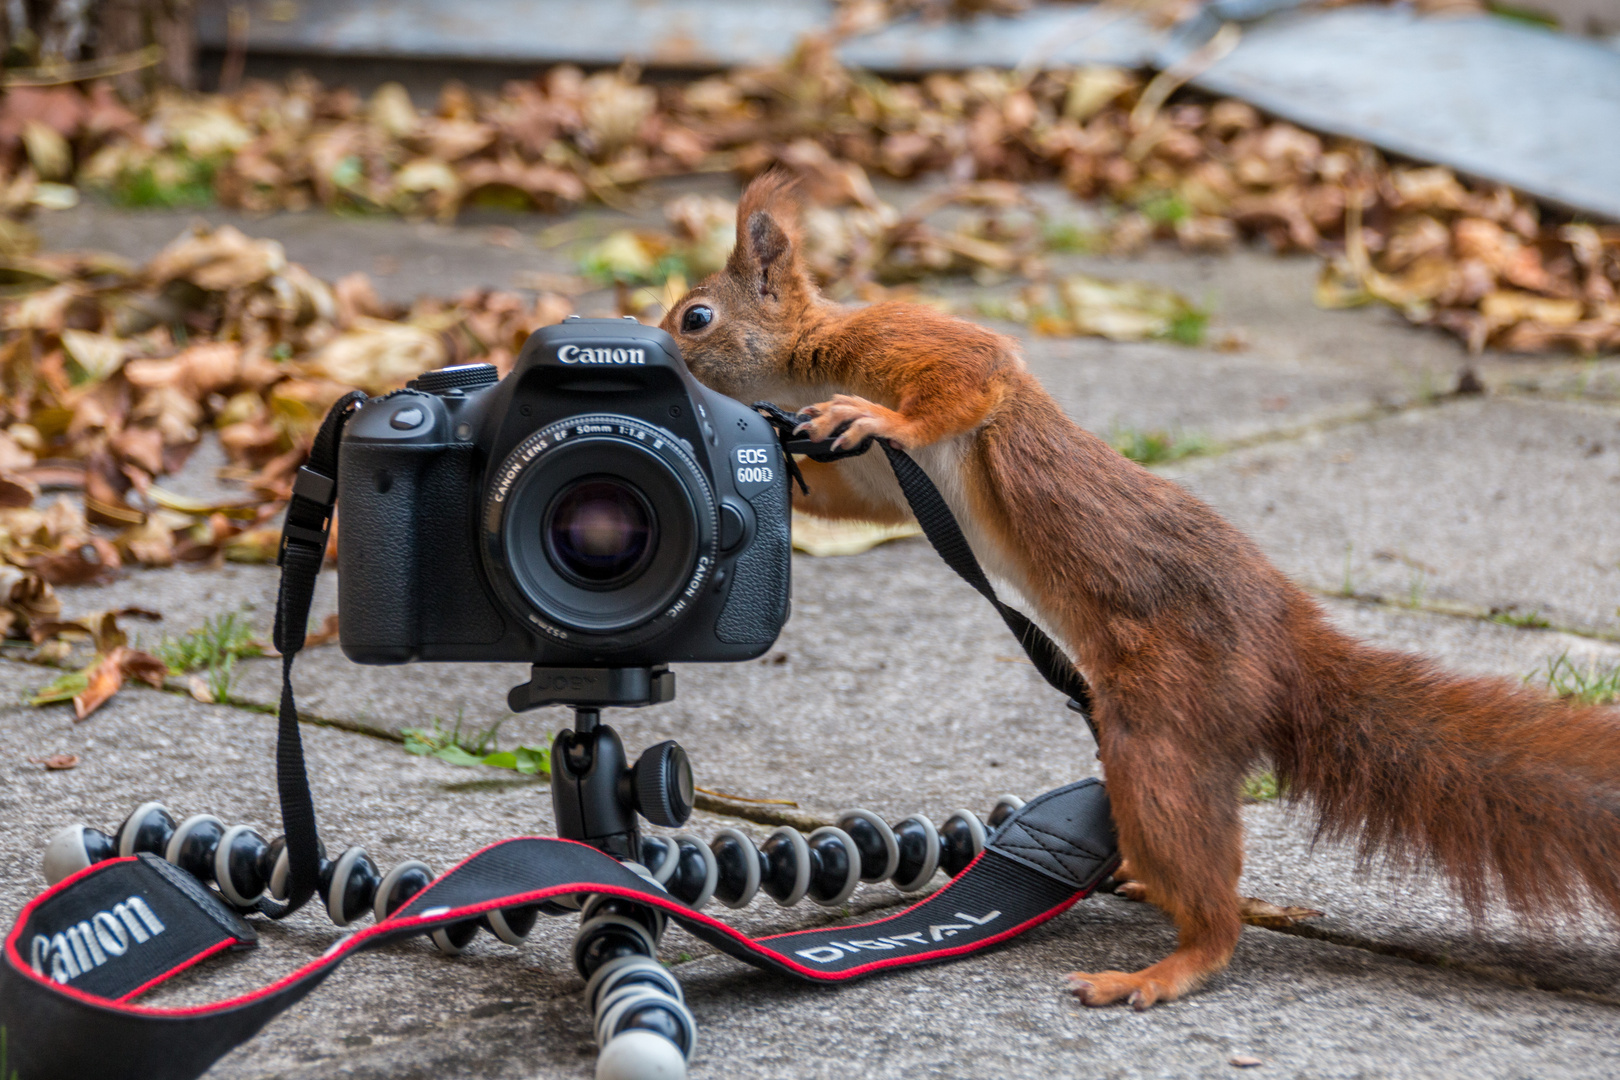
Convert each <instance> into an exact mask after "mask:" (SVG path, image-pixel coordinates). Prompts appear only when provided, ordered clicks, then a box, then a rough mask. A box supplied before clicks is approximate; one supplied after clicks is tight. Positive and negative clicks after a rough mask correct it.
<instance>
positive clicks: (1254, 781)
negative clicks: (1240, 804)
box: [1243, 772, 1283, 802]
mask: <svg viewBox="0 0 1620 1080" xmlns="http://www.w3.org/2000/svg"><path fill="white" fill-rule="evenodd" d="M1282 793H1283V789H1282V785H1281V784H1279V783H1278V782H1277V775H1276V774H1275V773H1272V772H1259V773H1255V774H1254V775H1253V776H1251V777H1249V778H1248V779H1247V780H1245V781H1243V799H1244V801H1245V802H1276V801H1277V799H1278V798H1280V797H1281V796H1282Z"/></svg>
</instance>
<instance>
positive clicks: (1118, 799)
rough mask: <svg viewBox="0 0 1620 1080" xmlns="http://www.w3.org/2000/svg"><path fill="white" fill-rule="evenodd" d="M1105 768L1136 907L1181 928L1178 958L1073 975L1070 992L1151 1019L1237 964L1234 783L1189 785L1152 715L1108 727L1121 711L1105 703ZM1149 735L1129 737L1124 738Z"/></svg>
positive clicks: (1137, 713) (1139, 714)
mask: <svg viewBox="0 0 1620 1080" xmlns="http://www.w3.org/2000/svg"><path fill="white" fill-rule="evenodd" d="M1098 709H1099V715H1098V723H1099V727H1100V728H1101V730H1102V731H1103V732H1104V747H1103V766H1104V768H1105V769H1106V770H1107V774H1108V794H1109V800H1110V802H1111V803H1112V805H1113V812H1114V822H1115V825H1116V827H1117V829H1118V832H1119V840H1120V848H1121V850H1122V851H1124V852H1125V856H1126V859H1125V865H1126V866H1127V867H1128V870H1127V874H1128V877H1129V879H1130V885H1131V886H1132V888H1131V892H1132V893H1134V894H1135V895H1134V896H1131V897H1130V898H1132V899H1137V898H1140V899H1145V900H1147V901H1149V902H1151V903H1152V904H1153V905H1154V906H1156V907H1158V908H1160V909H1162V910H1163V911H1164V913H1165V914H1166V915H1168V916H1169V917H1170V919H1171V921H1172V922H1174V923H1175V925H1176V930H1177V933H1178V941H1177V947H1176V950H1175V952H1173V953H1171V954H1170V955H1169V956H1167V957H1166V958H1164V959H1163V960H1161V961H1159V962H1158V963H1156V964H1154V965H1152V966H1151V967H1148V968H1145V969H1143V970H1141V971H1137V972H1122V971H1101V972H1080V971H1077V972H1074V973H1073V974H1071V975H1070V976H1069V977H1068V978H1069V985H1070V989H1071V990H1072V991H1073V993H1074V994H1075V996H1077V997H1079V998H1080V1000H1081V1001H1083V1002H1084V1003H1085V1004H1087V1005H1092V1006H1101V1005H1111V1004H1114V1003H1115V1002H1119V1001H1128V1002H1129V1003H1130V1004H1131V1005H1132V1006H1133V1007H1135V1008H1137V1009H1146V1008H1148V1007H1149V1006H1151V1005H1154V1004H1156V1003H1158V1002H1161V1001H1174V1000H1175V999H1176V998H1179V997H1181V996H1182V995H1184V994H1186V993H1188V992H1190V991H1192V990H1194V989H1196V988H1197V987H1198V986H1199V985H1200V984H1201V983H1203V982H1204V981H1205V980H1206V979H1208V978H1209V977H1210V976H1211V975H1213V974H1215V973H1216V972H1218V971H1220V970H1221V969H1222V968H1224V967H1225V966H1226V964H1227V961H1228V960H1230V959H1231V956H1232V950H1233V949H1234V948H1235V947H1236V946H1237V941H1238V937H1239V936H1240V935H1241V933H1242V930H1243V924H1242V920H1241V918H1240V915H1239V907H1238V896H1237V883H1238V878H1239V876H1240V875H1241V873H1242V867H1243V827H1242V819H1241V817H1240V816H1239V813H1238V805H1237V798H1236V790H1237V782H1236V780H1235V779H1234V780H1233V782H1232V784H1231V785H1230V794H1229V797H1228V798H1225V799H1223V798H1222V796H1221V794H1220V793H1221V791H1222V790H1223V789H1224V788H1225V785H1222V784H1215V783H1211V784H1189V783H1188V781H1187V777H1188V775H1189V774H1190V772H1191V770H1189V769H1188V767H1187V763H1186V754H1185V750H1184V748H1182V747H1180V746H1178V745H1177V744H1176V741H1175V739H1174V737H1173V736H1171V737H1165V736H1163V735H1155V734H1152V733H1151V732H1152V730H1153V727H1154V725H1153V724H1152V723H1151V712H1152V710H1151V709H1150V708H1148V709H1141V710H1131V714H1132V723H1131V724H1130V725H1127V724H1125V723H1124V722H1123V718H1120V719H1119V720H1115V721H1113V722H1110V718H1109V716H1108V713H1109V712H1110V711H1115V712H1116V713H1117V711H1118V710H1117V703H1116V702H1113V701H1111V700H1108V697H1107V695H1099V700H1098ZM1132 730H1136V731H1141V732H1143V734H1140V735H1138V734H1124V732H1127V731H1132Z"/></svg>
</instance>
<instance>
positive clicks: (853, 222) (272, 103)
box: [0, 38, 1620, 351]
mask: <svg viewBox="0 0 1620 1080" xmlns="http://www.w3.org/2000/svg"><path fill="white" fill-rule="evenodd" d="M1178 78H1179V77H1178V76H1173V75H1169V74H1167V75H1161V76H1159V77H1157V78H1155V79H1153V80H1151V81H1148V80H1145V79H1144V78H1143V77H1141V76H1138V75H1136V74H1134V73H1131V72H1127V71H1121V70H1118V69H1113V68H1082V69H1078V70H1064V71H1048V72H1040V73H1033V74H1031V73H1020V72H997V71H989V70H975V71H970V72H967V73H965V74H961V75H952V74H944V73H936V74H932V75H928V76H926V77H925V78H922V79H921V80H918V81H895V80H885V79H881V78H877V77H875V76H873V75H870V74H868V73H863V72H858V71H850V70H847V69H845V68H843V67H841V66H840V65H839V64H838V63H837V62H836V61H835V60H834V58H833V50H832V42H831V39H827V38H818V39H811V40H807V41H806V42H805V43H804V44H803V45H802V46H801V47H800V49H799V50H798V52H797V53H796V54H795V55H794V56H793V57H792V58H791V59H789V60H788V61H786V62H783V63H781V64H778V65H774V66H770V67H762V68H754V69H745V70H738V71H734V72H731V73H729V74H726V75H723V76H715V77H711V78H705V79H700V80H696V81H692V82H686V83H663V84H660V85H657V86H652V85H646V84H644V83H642V82H641V81H640V80H639V77H638V75H637V73H636V72H635V71H633V70H630V69H624V70H620V71H603V72H598V73H596V74H592V75H589V76H587V75H585V74H584V73H583V72H581V71H580V70H579V69H577V68H574V67H570V66H560V67H555V68H552V69H551V70H549V71H547V72H545V73H544V74H543V75H541V76H539V77H537V78H536V79H534V80H531V81H525V82H512V83H509V84H508V85H507V86H506V88H505V89H504V90H503V91H501V92H500V93H499V94H482V93H473V92H471V91H469V90H467V89H466V88H465V87H462V86H460V85H457V84H451V85H449V86H447V87H446V88H445V89H444V91H443V93H442V94H441V96H440V100H439V102H438V104H437V107H436V108H434V109H432V110H426V111H424V110H419V109H417V108H416V107H415V106H414V105H413V104H412V103H411V101H410V99H409V98H408V96H407V95H406V93H405V91H404V89H403V88H402V87H400V86H398V85H387V86H384V87H382V88H381V89H379V90H378V91H377V92H376V93H375V94H373V95H372V96H371V97H370V98H369V99H362V98H360V97H359V96H357V95H355V94H354V93H353V92H351V91H348V90H344V89H328V88H324V87H322V86H320V85H318V84H316V83H315V82H313V81H311V80H309V79H304V78H294V79H291V80H289V81H288V82H287V83H286V84H285V85H280V86H274V85H269V84H264V83H258V84H253V85H251V86H249V87H247V88H245V89H243V90H242V91H241V92H240V93H238V94H236V95H234V96H231V97H220V96H181V95H178V94H173V93H164V94H159V95H157V96H155V97H154V98H153V99H152V100H151V101H150V102H149V103H148V104H147V105H146V106H144V107H143V109H142V110H141V111H140V113H139V114H137V113H136V112H135V111H132V110H131V109H129V108H126V107H125V106H124V105H123V104H121V103H120V102H119V101H118V100H117V98H116V97H115V96H114V95H113V94H112V93H111V91H109V90H107V89H106V88H104V87H100V86H95V87H92V88H90V89H89V90H87V91H81V90H78V89H74V88H69V87H55V88H18V89H14V90H12V91H10V92H9V93H8V94H7V95H6V96H5V98H4V99H3V101H0V173H3V175H4V177H5V178H6V179H5V181H4V183H3V184H0V209H7V208H8V209H10V210H12V211H14V212H16V211H21V210H26V209H27V208H28V207H29V206H31V205H36V204H44V205H59V204H60V203H61V202H62V201H63V200H64V198H65V196H64V191H65V190H66V189H65V188H64V187H63V182H66V181H72V182H73V183H76V184H80V185H87V186H101V187H105V188H109V189H110V190H111V191H112V192H113V193H114V195H115V196H116V197H119V198H123V199H125V200H128V201H134V202H142V201H144V202H160V203H161V202H171V203H172V202H175V201H184V200H185V199H187V198H191V197H205V198H207V197H211V198H215V199H218V200H219V201H221V202H223V203H225V204H227V205H231V206H237V207H242V208H246V209H251V210H272V209H278V208H297V207H302V206H307V205H312V204H318V205H323V206H329V207H334V208H350V209H361V210H367V211H393V212H399V213H403V214H409V215H428V216H437V217H439V218H444V219H447V218H450V217H453V216H454V215H455V214H456V213H457V212H458V211H459V210H460V209H461V208H462V207H464V206H469V205H497V206H505V207H514V208H516V207H537V208H543V209H553V208H556V207H558V206H564V205H568V204H573V203H577V202H579V201H581V200H584V199H587V198H592V197H594V198H597V199H600V200H602V201H604V202H608V203H616V202H618V201H620V199H621V196H622V194H623V192H624V190H625V189H626V187H627V186H630V185H634V184H636V183H638V182H641V181H644V180H647V179H649V178H652V177H659V176H670V175H676V174H685V173H692V172H699V171H714V170H732V171H735V172H738V173H740V174H743V175H745V176H746V175H753V174H755V173H757V172H759V171H760V170H762V169H765V168H767V167H769V166H771V165H774V164H781V165H784V166H786V167H788V168H791V169H794V170H796V171H798V172H800V173H801V174H803V175H804V176H805V177H806V178H807V187H808V188H809V191H808V194H809V195H810V196H811V199H812V200H813V201H814V202H816V203H817V204H818V205H819V206H821V207H824V208H827V209H828V212H827V213H825V214H823V215H821V216H820V218H813V219H812V221H811V222H810V227H811V232H812V235H813V236H815V237H817V238H818V239H819V240H820V242H821V243H820V250H821V251H822V252H823V253H824V261H825V265H823V266H821V267H819V269H820V270H821V272H822V273H823V275H824V276H825V277H828V278H830V279H833V280H835V281H849V282H852V283H853V284H852V288H854V287H858V286H859V285H860V284H861V283H862V281H863V279H866V278H884V277H892V276H895V275H896V274H897V273H902V272H909V273H911V274H914V275H920V274H929V273H941V272H951V271H958V270H961V269H964V268H974V267H990V268H993V269H997V270H999V271H1003V272H1008V273H1029V272H1030V271H1031V269H1038V265H1036V266H1033V267H1032V264H1031V261H1030V260H1031V256H1032V255H1035V254H1038V249H1039V247H1040V245H1039V244H1038V243H1037V244H1035V245H1030V244H1027V243H1024V242H1023V241H1022V240H1018V241H1016V242H1014V241H1013V240H1010V239H1009V238H1008V237H1005V236H997V235H994V233H993V231H992V232H985V231H984V230H982V229H981V230H980V231H979V232H977V233H975V232H974V231H973V230H957V231H955V232H954V233H951V234H947V235H937V234H930V233H929V232H928V231H927V229H926V228H925V227H924V224H923V222H922V216H923V215H920V214H917V213H915V212H913V213H910V214H907V215H899V214H897V213H896V212H895V211H894V210H893V208H891V207H886V206H884V205H883V204H882V203H881V202H880V201H879V200H878V199H877V198H876V197H875V196H874V195H873V194H872V186H871V183H870V181H869V179H868V178H869V177H870V176H871V175H873V174H882V175H887V176H891V177H896V178H912V177H922V176H926V175H942V176H945V177H947V178H950V179H951V180H952V181H955V182H956V183H958V184H972V185H975V186H976V191H977V193H978V194H977V195H976V196H974V197H986V198H997V199H1002V200H1007V199H1014V198H1016V197H1017V196H1016V192H1013V193H1012V194H1011V195H1009V194H1007V193H1005V191H1003V192H1002V193H1000V194H995V195H990V194H987V193H989V192H991V191H993V190H994V183H993V182H1007V181H1011V182H1020V181H1027V180H1035V179H1048V180H1057V181H1060V182H1062V183H1063V184H1065V185H1066V186H1067V187H1068V188H1069V189H1070V190H1071V191H1072V192H1073V193H1074V194H1075V195H1076V196H1077V197H1080V198H1084V199H1104V200H1108V201H1109V202H1110V203H1112V204H1114V205H1116V206H1117V207H1119V208H1120V209H1119V213H1118V214H1117V215H1115V217H1114V218H1113V220H1112V225H1111V228H1110V229H1109V230H1108V235H1107V236H1106V237H1105V238H1103V239H1104V240H1105V241H1106V243H1107V245H1108V246H1110V247H1112V248H1113V249H1116V250H1118V249H1124V250H1129V249H1131V248H1134V247H1136V246H1139V245H1141V244H1143V243H1146V242H1148V241H1149V240H1151V239H1153V238H1161V239H1171V240H1175V241H1177V242H1179V243H1180V244H1182V245H1183V246H1185V247H1187V248H1189V249H1221V248H1225V247H1228V246H1230V245H1233V244H1236V243H1238V242H1241V241H1243V240H1246V239H1258V240H1260V241H1262V242H1265V243H1267V244H1269V245H1271V246H1272V247H1274V248H1276V249H1278V250H1307V251H1314V252H1319V253H1322V254H1323V255H1325V256H1328V257H1329V258H1330V259H1332V260H1333V266H1332V268H1331V270H1330V273H1329V276H1328V279H1327V281H1326V283H1325V285H1324V289H1323V299H1324V301H1325V302H1328V303H1333V304H1343V303H1353V302H1360V301H1365V300H1381V301H1385V302H1389V303H1393V304H1395V305H1397V306H1399V307H1400V308H1401V309H1402V310H1403V311H1404V312H1405V313H1406V314H1407V315H1408V316H1409V317H1411V318H1413V319H1414V320H1417V321H1420V322H1425V323H1432V324H1434V325H1437V326H1440V327H1443V328H1446V329H1448V330H1451V331H1453V332H1456V333H1458V334H1460V335H1461V336H1462V337H1463V338H1464V339H1465V340H1466V341H1467V342H1468V343H1469V345H1470V346H1471V347H1473V348H1476V349H1477V348H1482V347H1484V346H1485V345H1498V346H1502V347H1506V348H1512V349H1518V350H1532V351H1533V350H1540V349H1549V348H1555V347H1562V348H1573V349H1577V350H1584V351H1593V350H1597V349H1603V348H1609V347H1613V346H1615V345H1616V344H1620V309H1617V308H1616V306H1615V291H1616V289H1617V288H1620V231H1617V230H1615V229H1612V228H1600V227H1595V226H1590V225H1583V224H1578V223H1574V224H1572V223H1568V222H1564V221H1559V222H1551V223H1549V222H1544V221H1543V220H1542V212H1541V211H1540V210H1539V209H1538V207H1537V206H1536V205H1535V204H1534V203H1532V202H1530V201H1527V200H1526V199H1524V198H1522V197H1520V196H1517V195H1515V194H1514V193H1513V192H1511V191H1508V190H1506V189H1504V188H1500V187H1493V186H1489V185H1469V184H1466V183H1464V182H1462V181H1460V180H1458V179H1457V177H1456V176H1454V175H1453V174H1452V173H1451V172H1449V171H1448V170H1445V169H1441V168H1420V167H1409V166H1405V165H1392V164H1391V163H1389V162H1387V161H1385V160H1384V159H1383V158H1382V157H1381V156H1380V155H1379V154H1377V153H1375V152H1373V151H1371V150H1369V149H1367V148H1366V147H1363V146H1360V145H1357V144H1353V143H1349V142H1345V141H1341V140H1332V139H1323V138H1320V137H1318V136H1316V135H1313V134H1311V133H1309V132H1306V131H1304V130H1302V129H1300V128H1297V127H1294V126H1292V125H1290V124H1286V123H1281V122H1277V121H1272V120H1269V119H1267V118H1266V117H1264V116H1262V115H1260V114H1259V113H1258V112H1256V111H1255V110H1254V109H1253V108H1251V107H1250V106H1248V105H1245V104H1243V103H1241V102H1238V101H1233V100H1221V101H1209V100H1204V99H1200V98H1199V97H1197V96H1196V95H1191V94H1187V93H1184V92H1179V91H1177V90H1176V86H1177V79H1178ZM952 197H953V198H956V197H960V196H958V195H953V196H952ZM990 220H991V221H992V222H993V220H994V219H993V218H991V219H990ZM1037 239H1039V238H1037ZM4 243H5V238H4V236H0V245H3V244H4Z"/></svg>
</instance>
